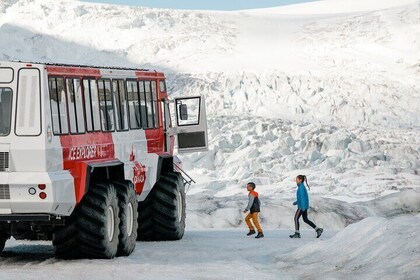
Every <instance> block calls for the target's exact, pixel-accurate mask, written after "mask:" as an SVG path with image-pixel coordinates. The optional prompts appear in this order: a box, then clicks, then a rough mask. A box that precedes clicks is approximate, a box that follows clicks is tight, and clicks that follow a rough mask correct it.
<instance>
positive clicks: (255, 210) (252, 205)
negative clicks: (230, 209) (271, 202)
mask: <svg viewBox="0 0 420 280" xmlns="http://www.w3.org/2000/svg"><path fill="white" fill-rule="evenodd" d="M246 188H247V190H248V191H249V194H248V206H247V207H246V208H245V210H244V213H247V212H248V211H249V214H248V215H247V216H246V217H245V222H246V224H247V226H248V228H249V232H248V234H247V236H250V235H254V234H255V229H254V226H253V225H252V223H251V220H252V222H253V223H254V225H255V227H256V228H257V231H258V234H257V236H255V238H262V237H264V233H263V231H262V228H261V225H260V222H259V221H258V214H259V213H260V210H261V209H260V208H261V203H260V199H259V198H258V193H257V192H256V191H255V184H254V183H253V182H249V183H248V184H247V185H246Z"/></svg>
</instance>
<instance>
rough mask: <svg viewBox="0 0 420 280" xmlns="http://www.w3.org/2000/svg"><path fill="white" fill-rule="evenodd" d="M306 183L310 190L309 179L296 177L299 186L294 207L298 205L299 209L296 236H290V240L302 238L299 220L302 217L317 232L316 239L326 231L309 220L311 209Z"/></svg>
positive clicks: (296, 217)
mask: <svg viewBox="0 0 420 280" xmlns="http://www.w3.org/2000/svg"><path fill="white" fill-rule="evenodd" d="M305 183H306V185H307V186H308V189H310V188H309V185H308V179H307V178H306V176H305V175H298V176H297V177H296V184H297V186H298V189H297V192H296V195H297V200H296V201H295V202H293V205H297V207H298V209H297V210H296V214H295V234H293V235H290V238H300V232H299V219H300V216H302V217H303V221H304V222H305V223H307V224H308V225H310V226H311V227H312V228H313V229H315V231H316V238H319V237H320V236H321V234H322V232H323V231H324V230H323V229H322V228H319V227H317V226H316V225H315V224H314V223H313V222H312V221H310V220H309V219H308V209H309V197H308V192H307V191H306V187H305Z"/></svg>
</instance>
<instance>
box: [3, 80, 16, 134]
mask: <svg viewBox="0 0 420 280" xmlns="http://www.w3.org/2000/svg"><path fill="white" fill-rule="evenodd" d="M12 97H13V94H12V89H11V88H5V87H0V136H6V135H9V133H10V127H11V120H12Z"/></svg>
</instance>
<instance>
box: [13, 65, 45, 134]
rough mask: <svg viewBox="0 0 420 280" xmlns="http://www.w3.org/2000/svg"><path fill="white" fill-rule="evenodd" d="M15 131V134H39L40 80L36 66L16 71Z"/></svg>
mask: <svg viewBox="0 0 420 280" xmlns="http://www.w3.org/2000/svg"><path fill="white" fill-rule="evenodd" d="M15 113H16V119H15V133H16V135H17V136H38V135H40V134H41V130H42V129H41V80H40V71H39V69H36V68H21V69H20V70H19V71H18V85H17V92H16V112H15Z"/></svg>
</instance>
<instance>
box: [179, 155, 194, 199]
mask: <svg viewBox="0 0 420 280" xmlns="http://www.w3.org/2000/svg"><path fill="white" fill-rule="evenodd" d="M174 167H175V170H178V171H179V172H180V173H181V176H182V179H183V180H184V184H185V185H188V189H187V190H186V191H185V192H188V191H189V190H190V187H191V184H192V183H194V184H195V183H196V182H195V181H194V179H193V178H191V176H190V175H188V174H187V172H185V171H184V170H183V169H182V168H181V167H180V166H179V165H178V164H176V163H175V162H174Z"/></svg>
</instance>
